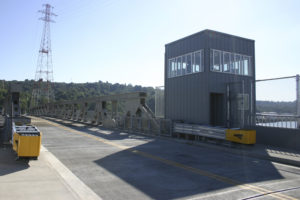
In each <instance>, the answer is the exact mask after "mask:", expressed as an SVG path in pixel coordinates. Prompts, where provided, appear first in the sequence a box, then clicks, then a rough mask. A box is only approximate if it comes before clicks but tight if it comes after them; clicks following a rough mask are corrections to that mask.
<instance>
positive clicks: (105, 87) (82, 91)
mask: <svg viewBox="0 0 300 200" xmlns="http://www.w3.org/2000/svg"><path fill="white" fill-rule="evenodd" d="M0 83H1V84H0V107H2V105H3V102H4V100H5V98H6V95H7V90H8V88H9V84H10V83H19V84H21V85H22V93H21V99H20V101H21V109H22V112H24V111H26V110H27V109H28V107H29V105H30V98H31V93H32V88H33V86H34V81H33V80H27V79H26V80H25V81H5V80H1V81H0ZM140 91H143V92H147V94H148V98H147V102H146V103H147V105H148V106H149V107H150V108H151V109H152V111H154V95H155V91H154V88H153V87H142V86H139V85H136V86H133V85H131V84H128V85H126V84H119V83H116V84H112V83H108V82H102V81H98V82H95V83H54V94H55V100H56V101H60V100H77V99H82V98H87V97H95V96H102V95H109V94H117V93H126V92H140Z"/></svg>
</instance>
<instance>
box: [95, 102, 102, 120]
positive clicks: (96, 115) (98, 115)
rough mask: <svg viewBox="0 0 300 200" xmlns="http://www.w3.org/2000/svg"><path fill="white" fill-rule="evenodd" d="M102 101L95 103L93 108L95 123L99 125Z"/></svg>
mask: <svg viewBox="0 0 300 200" xmlns="http://www.w3.org/2000/svg"><path fill="white" fill-rule="evenodd" d="M101 115H102V102H101V103H97V104H96V109H95V124H96V125H99V124H100V122H101V120H102V116H101Z"/></svg>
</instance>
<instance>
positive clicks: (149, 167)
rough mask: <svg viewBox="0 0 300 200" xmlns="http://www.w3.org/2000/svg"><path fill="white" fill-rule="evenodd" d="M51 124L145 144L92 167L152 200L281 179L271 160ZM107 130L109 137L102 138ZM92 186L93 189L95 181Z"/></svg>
mask: <svg viewBox="0 0 300 200" xmlns="http://www.w3.org/2000/svg"><path fill="white" fill-rule="evenodd" d="M47 120H49V118H47ZM52 121H54V122H57V123H60V124H63V125H66V126H68V127H69V128H72V129H74V130H79V131H83V132H85V133H87V134H91V135H94V136H97V137H101V138H104V139H107V140H118V143H120V142H122V140H125V139H127V138H129V137H130V138H134V139H138V140H145V141H146V143H144V144H140V145H138V146H135V147H133V148H130V149H127V150H121V151H118V152H117V153H112V154H107V155H104V157H102V158H100V159H96V160H94V163H96V164H97V165H98V166H100V167H101V168H104V169H106V170H107V171H109V172H110V173H112V174H114V175H115V176H117V177H118V178H120V179H122V180H123V181H125V182H126V183H128V184H130V185H131V186H133V187H135V188H136V189H138V190H139V191H141V192H143V193H144V194H146V195H148V196H149V197H151V198H154V199H174V198H183V197H189V196H193V195H199V194H204V193H208V192H214V191H217V190H220V189H227V188H230V187H232V186H236V185H241V184H246V183H247V184H255V183H259V182H264V181H271V180H279V179H283V176H282V175H281V174H280V173H279V172H278V170H277V169H276V168H275V167H274V165H273V164H272V163H271V161H267V160H260V159H256V158H251V157H248V156H243V155H236V154H231V153H226V152H225V151H222V150H221V149H216V148H209V147H202V146H194V145H187V144H184V143H178V142H173V141H167V140H161V139H155V138H149V137H146V136H139V135H133V134H124V133H123V132H119V131H109V130H107V129H102V128H100V127H97V128H95V130H94V129H93V130H91V129H90V128H91V127H92V126H87V127H76V126H72V124H70V123H63V122H62V121H56V120H52ZM97 130H98V131H97ZM107 131H108V132H109V133H105V132H107ZM104 133H105V134H104ZM136 152H141V153H136ZM81 153H82V152H81ZM266 154H267V152H266ZM87 156H88V155H87ZM194 169H195V170H194ZM220 177H221V178H220ZM94 181H95V182H93V183H94V184H96V181H97V180H94ZM112 181H113V180H112ZM110 184H112V183H110ZM116 185H117V184H116ZM116 187H117V186H116ZM121 188H122V187H121ZM124 192H126V191H124ZM248 192H249V191H248ZM252 192H253V191H252ZM252 194H253V193H252ZM224 197H225V196H224ZM228 198H229V197H228Z"/></svg>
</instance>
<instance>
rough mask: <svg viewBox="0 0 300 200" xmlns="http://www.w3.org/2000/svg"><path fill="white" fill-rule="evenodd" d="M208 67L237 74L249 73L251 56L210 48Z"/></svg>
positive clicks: (212, 69)
mask: <svg viewBox="0 0 300 200" xmlns="http://www.w3.org/2000/svg"><path fill="white" fill-rule="evenodd" d="M210 57H211V59H210V65H211V67H210V69H211V71H213V72H224V73H232V74H238V75H246V76H250V75H251V70H252V68H251V56H246V55H241V54H237V53H231V52H225V51H220V50H215V49H211V51H210Z"/></svg>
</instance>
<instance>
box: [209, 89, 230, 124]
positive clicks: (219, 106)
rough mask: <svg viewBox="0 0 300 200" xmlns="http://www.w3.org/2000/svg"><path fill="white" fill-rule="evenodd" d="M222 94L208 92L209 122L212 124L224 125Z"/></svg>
mask: <svg viewBox="0 0 300 200" xmlns="http://www.w3.org/2000/svg"><path fill="white" fill-rule="evenodd" d="M225 108H226V107H225V101H224V94H220V93H210V124H211V125H212V126H225Z"/></svg>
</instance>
